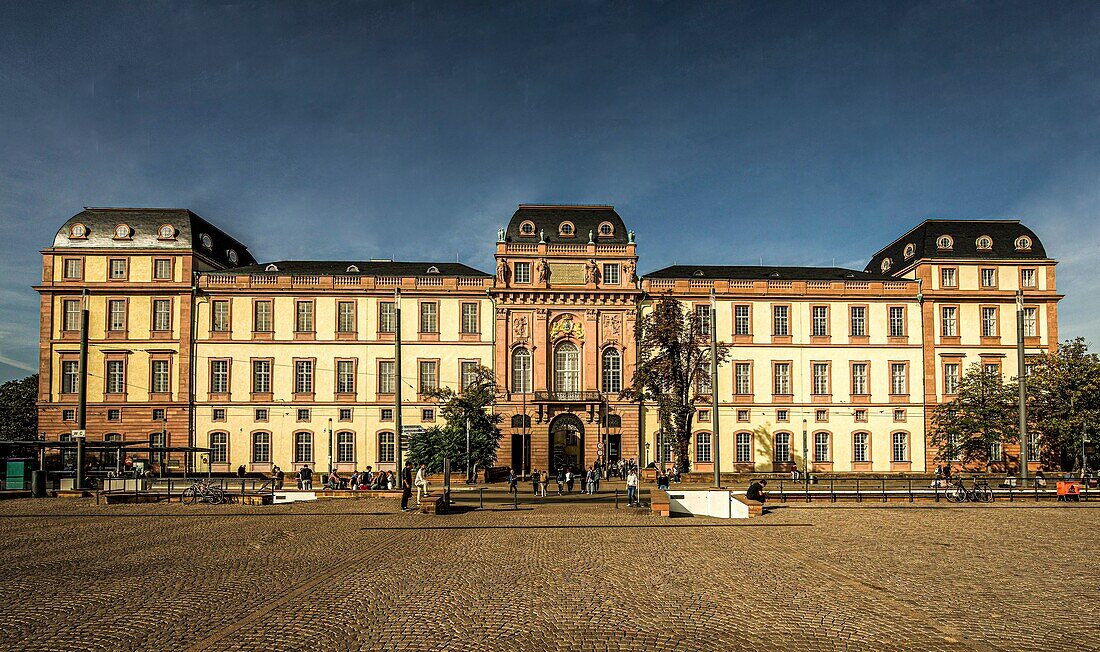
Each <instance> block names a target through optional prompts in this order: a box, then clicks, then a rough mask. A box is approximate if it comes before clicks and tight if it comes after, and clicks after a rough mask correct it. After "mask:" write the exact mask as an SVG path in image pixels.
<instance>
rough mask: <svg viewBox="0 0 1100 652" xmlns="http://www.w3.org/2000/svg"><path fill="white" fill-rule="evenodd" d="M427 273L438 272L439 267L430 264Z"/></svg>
mask: <svg viewBox="0 0 1100 652" xmlns="http://www.w3.org/2000/svg"><path fill="white" fill-rule="evenodd" d="M428 273H429V274H438V273H439V268H438V267H436V266H435V265H432V266H431V267H429V268H428Z"/></svg>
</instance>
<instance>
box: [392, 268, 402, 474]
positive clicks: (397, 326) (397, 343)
mask: <svg viewBox="0 0 1100 652" xmlns="http://www.w3.org/2000/svg"><path fill="white" fill-rule="evenodd" d="M393 311H394V319H395V320H396V323H394V331H393V426H394V430H395V431H396V432H395V433H394V437H393V448H394V454H393V459H394V462H395V467H396V469H397V477H398V478H400V477H401V472H402V466H401V464H402V460H401V457H402V455H401V443H402V440H403V439H404V438H405V433H404V432H402V430H403V428H402V425H401V385H402V378H401V288H394V289H393ZM398 482H400V480H399V481H398Z"/></svg>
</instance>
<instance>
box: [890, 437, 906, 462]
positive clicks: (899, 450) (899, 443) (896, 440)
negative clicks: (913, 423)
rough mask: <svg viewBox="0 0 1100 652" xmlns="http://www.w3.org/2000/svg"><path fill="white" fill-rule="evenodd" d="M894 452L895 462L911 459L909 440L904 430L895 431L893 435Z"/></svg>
mask: <svg viewBox="0 0 1100 652" xmlns="http://www.w3.org/2000/svg"><path fill="white" fill-rule="evenodd" d="M893 444H894V445H893V453H894V459H893V461H895V462H908V461H909V441H908V438H907V437H906V435H905V433H904V432H895V433H894V435H893Z"/></svg>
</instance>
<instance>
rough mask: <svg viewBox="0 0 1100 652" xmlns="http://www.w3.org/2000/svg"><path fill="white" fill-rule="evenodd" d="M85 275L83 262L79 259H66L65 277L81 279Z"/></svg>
mask: <svg viewBox="0 0 1100 652" xmlns="http://www.w3.org/2000/svg"><path fill="white" fill-rule="evenodd" d="M83 273H84V265H83V261H82V260H81V259H79V258H66V259H65V268H64V277H65V278H67V279H74V278H80V277H81V276H83Z"/></svg>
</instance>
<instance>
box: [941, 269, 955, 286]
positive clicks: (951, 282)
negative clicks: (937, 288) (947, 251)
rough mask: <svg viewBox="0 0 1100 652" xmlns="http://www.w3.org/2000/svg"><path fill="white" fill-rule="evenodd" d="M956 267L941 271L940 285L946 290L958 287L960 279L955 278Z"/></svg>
mask: <svg viewBox="0 0 1100 652" xmlns="http://www.w3.org/2000/svg"><path fill="white" fill-rule="evenodd" d="M955 272H956V270H955V268H954V267H944V268H942V269H940V285H941V286H943V287H945V288H953V287H956V286H957V285H958V279H957V278H956V276H955Z"/></svg>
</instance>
